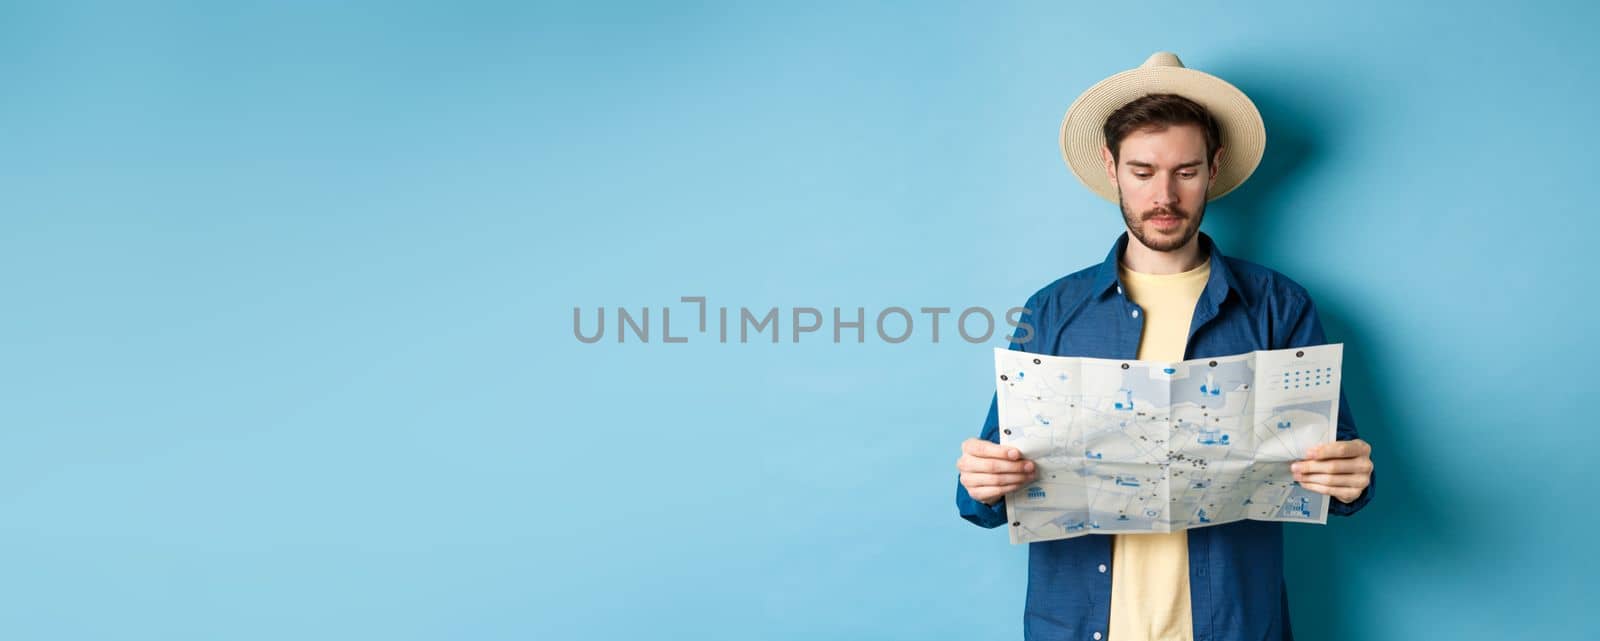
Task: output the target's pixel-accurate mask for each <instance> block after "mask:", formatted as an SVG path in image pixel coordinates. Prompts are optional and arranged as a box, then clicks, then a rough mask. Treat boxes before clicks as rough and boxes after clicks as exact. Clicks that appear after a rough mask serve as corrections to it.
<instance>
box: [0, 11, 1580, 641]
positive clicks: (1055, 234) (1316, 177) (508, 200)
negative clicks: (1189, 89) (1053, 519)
mask: <svg viewBox="0 0 1600 641" xmlns="http://www.w3.org/2000/svg"><path fill="white" fill-rule="evenodd" d="M1290 4H1298V3H1266V2H1263V3H1257V4H1255V5H1254V6H1247V5H1244V4H1238V5H1232V6H1227V7H1223V6H1211V5H1204V6H1202V5H1201V4H1199V3H1181V4H1180V3H1170V2H1154V3H1141V4H1139V5H1137V6H1132V5H1129V6H1122V5H1118V4H1116V3H1070V4H1069V3H1057V4H1048V5H1046V4H1040V5H1008V6H988V5H985V4H981V3H970V2H969V3H917V4H914V5H912V4H902V5H896V6H890V5H887V4H885V5H881V6H879V5H873V6H862V3H838V4H830V5H828V6H816V5H814V4H813V3H790V4H774V3H759V4H758V3H745V4H744V5H742V6H735V5H731V4H730V5H723V6H717V5H710V4H698V3H660V4H657V5H654V6H651V5H639V6H633V5H622V4H599V3H591V4H585V3H569V4H564V5H559V6H523V5H522V4H521V3H503V4H495V3H478V4H466V3H459V2H457V3H443V2H440V3H431V4H428V3H321V2H279V3H209V4H208V3H158V4H148V5H142V6H136V5H134V4H132V3H76V2H50V3H37V4H28V5H18V4H12V3H7V4H5V5H3V6H0V78H3V83H4V88H5V91H4V98H3V99H0V189H3V194H4V199H3V203H4V204H3V211H4V219H3V222H4V226H3V231H0V279H3V281H0V282H3V289H0V293H3V296H4V298H3V300H4V307H3V312H0V330H3V331H0V354H3V357H0V363H3V366H0V390H3V392H0V568H3V570H0V631H3V632H0V634H3V636H5V637H6V638H8V639H162V640H171V639H216V638H232V639H284V638H298V639H348V638H374V639H377V638H382V639H530V638H538V639H567V638H573V639H580V638H581V639H631V638H698V639H749V638H762V639H816V638H849V639H957V638H959V639H1014V638H1018V637H1019V636H1020V633H1021V611H1022V596H1023V592H1024V588H1025V586H1024V580H1025V576H1024V566H1025V560H1026V559H1025V549H1023V548H1021V547H1013V546H1010V545H1008V544H1007V543H1006V540H1005V535H1004V534H1003V533H1002V532H1000V531H989V530H982V529H979V528H976V527H973V526H971V525H969V524H967V523H965V522H964V521H961V520H960V519H959V518H958V517H957V515H956V513H955V508H954V505H953V502H952V501H953V496H952V495H953V489H954V483H955V470H954V467H953V463H954V460H955V458H956V455H957V445H958V443H959V442H960V441H961V440H962V439H964V438H966V437H968V436H972V435H976V433H977V431H978V427H979V424H980V422H981V419H982V417H983V413H984V411H985V410H986V409H987V406H988V402H989V395H990V393H991V390H992V386H991V383H990V371H989V370H990V368H991V364H990V363H991V358H990V354H989V350H990V348H991V347H993V346H997V345H1000V344H1001V342H1000V340H999V339H998V338H997V339H995V340H994V341H991V342H990V343H989V344H983V345H972V344H968V343H966V342H963V341H960V340H953V326H952V325H949V324H946V325H944V327H943V328H942V329H943V332H942V336H941V342H940V343H938V344H934V343H932V342H931V340H930V339H931V336H930V334H929V333H928V328H927V327H926V326H925V325H924V326H920V327H918V329H917V331H916V333H915V335H914V337H913V339H912V340H909V341H907V342H906V343H902V344H898V345H894V344H886V343H883V342H882V341H879V340H877V339H875V338H871V339H870V340H868V341H867V342H866V343H865V344H854V343H846V344H839V345H836V344H833V343H832V342H831V340H830V339H831V336H828V333H827V332H828V329H831V326H830V328H825V329H824V331H823V332H820V333H818V334H814V335H808V336H806V337H803V338H802V339H801V341H800V342H798V343H794V342H790V341H789V340H788V338H787V337H786V338H785V339H784V340H783V342H780V343H779V344H776V345H773V344H770V343H750V344H738V343H730V344H719V343H717V342H715V341H714V340H710V339H709V338H708V337H705V336H699V337H693V336H692V337H691V339H690V341H689V342H688V343H687V344H671V345H668V344H662V343H661V342H660V340H659V325H653V326H652V330H651V331H652V333H653V334H655V340H652V341H651V342H650V343H648V344H639V343H637V342H631V341H630V342H627V343H623V344H618V343H616V342H615V341H614V340H613V337H614V334H608V335H607V340H605V341H602V342H601V343H598V344H593V345H588V344H583V343H580V342H579V341H578V340H576V339H575V338H574V337H573V331H572V324H571V323H572V310H573V308H574V307H583V308H585V309H587V310H592V309H593V308H595V307H597V306H604V307H607V308H608V309H609V310H610V311H612V312H613V313H614V309H615V308H616V307H618V306H623V307H628V308H630V309H631V310H637V309H639V308H642V307H650V308H652V311H653V313H654V314H659V308H661V307H663V306H671V307H673V308H674V312H675V317H674V320H675V325H674V334H685V333H686V332H685V331H683V330H684V329H692V325H691V324H690V323H689V322H688V321H687V320H680V319H689V318H692V317H693V316H692V315H693V312H694V307H693V306H691V305H684V304H682V303H679V302H678V297H680V296H697V295H698V296H706V297H708V300H709V303H710V304H711V305H712V306H713V308H715V307H716V306H719V305H725V306H730V307H733V308H735V309H737V308H738V307H740V306H745V307H750V308H752V309H757V310H765V309H766V308H767V307H771V306H779V307H780V308H781V309H783V310H788V309H790V308H793V307H801V306H815V307H821V308H823V309H825V310H826V309H828V308H830V307H833V306H841V307H845V308H846V309H847V310H848V309H853V308H854V307H856V306H863V307H866V308H867V309H868V313H869V314H872V313H874V312H875V311H876V310H881V309H883V308H885V307H889V306H893V305H902V306H906V307H913V308H915V307H918V306H950V307H955V308H956V309H958V310H959V309H960V308H963V307H967V306H984V307H988V308H990V309H1004V308H1006V307H1010V306H1013V305H1020V304H1021V303H1022V302H1023V300H1024V299H1025V298H1026V297H1027V296H1028V295H1029V294H1031V293H1032V292H1033V291H1034V290H1036V289H1037V288H1039V287H1040V286H1042V285H1044V284H1045V283H1047V282H1049V281H1050V280H1053V279H1055V278H1057V277H1059V276H1060V275H1063V274H1065V273H1068V272H1070V271H1074V270H1076V269H1078V268H1080V267H1082V266H1084V265H1087V264H1089V263H1092V262H1095V261H1098V260H1100V259H1101V258H1102V257H1103V256H1104V253H1105V251H1106V249H1107V248H1108V247H1109V245H1110V243H1111V242H1112V240H1113V239H1114V237H1115V235H1116V234H1117V233H1119V231H1120V230H1121V227H1120V220H1119V218H1118V216H1117V214H1116V211H1115V209H1114V208H1113V207H1112V206H1111V205H1109V204H1107V203H1105V202H1103V201H1101V200H1099V199H1098V198H1096V197H1095V196H1093V195H1092V194H1090V193H1089V192H1088V191H1087V190H1086V189H1084V188H1082V187H1081V186H1080V185H1079V184H1078V183H1077V181H1076V180H1075V179H1074V178H1073V177H1072V176H1071V174H1070V173H1069V172H1068V171H1067V169H1066V167H1065V166H1064V165H1063V163H1062V161H1061V158H1060V156H1059V153H1058V151H1057V148H1056V146H1055V136H1056V132H1057V127H1058V126H1059V122H1060V118H1061V115H1062V113H1063V112H1064V111H1065V109H1066V107H1067V105H1068V104H1069V103H1070V102H1071V101H1072V99H1073V98H1074V97H1076V96H1077V95H1078V93H1079V92H1081V91H1082V90H1083V89H1085V88H1087V87H1088V86H1089V85H1091V84H1093V83H1094V82H1096V81H1098V80H1100V79H1101V78H1102V77H1104V76H1107V75H1109V74H1111V73H1113V72H1116V71H1119V70H1122V69H1126V68H1130V67H1133V66H1135V65H1137V64H1139V63H1140V62H1142V61H1143V60H1144V59H1145V57H1146V56H1148V55H1149V54H1150V53H1152V52H1154V51H1157V50H1171V51H1174V52H1177V53H1178V54H1179V55H1180V56H1181V57H1182V58H1183V60H1184V61H1185V62H1186V63H1187V64H1188V65H1189V66H1191V67H1194V68H1198V69H1202V70H1205V71H1208V72H1211V73H1215V74H1217V75H1220V76H1222V77H1223V78H1226V79H1228V80H1230V81H1231V82H1233V83H1235V84H1236V85H1238V86H1239V87H1240V88H1242V89H1243V90H1244V91H1246V92H1247V93H1248V94H1249V95H1250V96H1252V97H1253V98H1254V99H1255V101H1256V102H1257V104H1258V105H1259V106H1260V108H1261V110H1262V113H1263V115H1264V117H1265V120H1266V123H1267V127H1268V131H1269V144H1268V148H1267V154H1266V157H1265V159H1264V161H1263V164H1262V166H1261V168H1260V169H1259V170H1258V171H1257V173H1256V175H1255V176H1254V178H1253V179H1252V180H1251V181H1250V182H1249V183H1247V184H1246V185H1244V186H1243V187H1242V188H1240V190H1238V191H1236V192H1234V193H1233V194H1231V195H1229V196H1228V197H1226V198H1224V199H1222V200H1219V201H1217V202H1216V203H1215V204H1213V205H1212V207H1211V208H1210V210H1209V211H1208V214H1209V215H1208V216H1207V219H1206V227H1205V228H1206V229H1207V230H1208V231H1210V232H1211V233H1212V234H1213V235H1214V236H1215V237H1216V238H1217V239H1218V241H1219V243H1220V245H1221V247H1222V248H1223V250H1224V251H1226V252H1228V253H1230V254H1232V255H1236V256H1239V257H1243V258H1247V259H1251V260H1255V261H1257V262H1261V263H1264V264H1266V265H1269V266H1271V267H1273V268H1276V269H1278V270H1280V271H1283V272H1285V273H1287V274H1288V275H1290V276H1291V277H1293V278H1295V279H1296V280H1298V281H1299V282H1301V283H1302V284H1304V285H1305V286H1307V287H1308V288H1309V289H1310V290H1311V292H1312V293H1313V294H1314V296H1316V298H1317V300H1318V303H1319V306H1320V307H1321V310H1322V313H1323V315H1324V318H1325V322H1326V324H1327V325H1328V327H1329V331H1330V334H1331V337H1332V338H1333V339H1334V340H1341V341H1344V342H1346V344H1347V351H1346V355H1347V361H1346V363H1347V364H1346V368H1347V378H1346V383H1347V390H1348V392H1349V394H1350V395H1351V400H1352V402H1353V407H1354V411H1355V414H1356V418H1357V420H1358V421H1359V425H1360V427H1361V430H1362V433H1363V435H1365V436H1366V437H1367V438H1368V439H1369V440H1370V441H1371V442H1372V443H1374V445H1375V448H1376V450H1375V453H1374V458H1375V460H1376V461H1377V465H1378V468H1379V470H1380V474H1381V475H1382V476H1381V482H1382V485H1381V486H1380V488H1379V491H1378V494H1377V496H1376V499H1375V501H1374V502H1373V504H1372V506H1371V507H1370V508H1368V509H1367V510H1366V511H1365V512H1363V513H1361V514H1359V515H1357V516H1356V517H1354V518H1351V519H1332V520H1330V521H1331V522H1330V523H1329V524H1328V525H1327V526H1325V527H1311V526H1290V527H1288V533H1289V538H1290V550H1289V555H1290V567H1291V568H1292V571H1291V574H1290V576H1289V582H1290V593H1291V595H1292V601H1293V619H1294V623H1295V625H1296V631H1297V633H1299V635H1300V636H1303V637H1305V638H1310V639H1348V638H1364V639H1415V638H1450V639H1492V638H1506V637H1507V635H1510V636H1513V637H1518V638H1564V637H1572V636H1582V635H1584V634H1589V633H1592V632H1593V629H1594V625H1593V624H1592V623H1590V622H1588V621H1586V619H1587V618H1588V617H1589V615H1590V614H1591V610H1590V608H1591V607H1592V604H1593V603H1594V601H1595V600H1596V598H1597V596H1600V595H1597V590H1596V583H1595V580H1594V579H1593V577H1592V575H1591V574H1590V573H1589V572H1588V570H1587V569H1586V568H1592V567H1594V566H1595V564H1596V562H1597V561H1600V558H1597V554H1596V552H1595V546H1594V545H1593V543H1592V542H1590V541H1589V540H1588V537H1589V536H1591V534H1592V532H1593V531H1594V526H1595V525H1596V518H1595V516H1594V514H1595V513H1594V508H1593V505H1594V499H1593V496H1594V493H1593V492H1594V489H1593V486H1592V481H1593V478H1594V476H1593V474H1592V473H1591V471H1590V470H1591V469H1592V463H1591V461H1592V460H1593V455H1594V452H1595V451H1596V446H1597V445H1600V439H1597V438H1596V436H1595V420H1594V418H1593V416H1592V415H1588V414H1584V413H1583V411H1585V410H1588V409H1591V404H1592V403H1593V400H1594V397H1595V395H1594V393H1593V392H1592V391H1590V390H1591V389H1592V386H1593V384H1592V382H1591V376H1592V370H1593V367H1594V364H1595V363H1596V361H1597V360H1600V359H1597V357H1600V353H1597V349H1596V347H1595V344H1596V343H1595V341H1594V340H1592V337H1591V336H1589V335H1588V334H1589V331H1588V330H1589V328H1592V327H1593V326H1594V323H1593V320H1592V318H1593V315H1594V313H1595V311H1596V306H1595V305H1596V304H1595V299H1594V295H1595V293H1596V292H1595V282H1596V279H1595V276H1594V274H1593V273H1592V269H1591V265H1592V263H1591V262H1590V259H1589V258H1588V250H1590V249H1591V247H1592V246H1593V245H1594V241H1595V234H1596V230H1595V224H1596V222H1597V218H1596V215H1595V213H1594V206H1595V184H1596V180H1595V152H1594V149H1595V147H1596V143H1597V142H1600V141H1597V136H1596V134H1595V125H1594V123H1593V122H1592V120H1593V116H1592V114H1593V111H1594V104H1595V101H1596V99H1597V98H1600V94H1597V91H1596V89H1595V80H1596V72H1595V69H1596V68H1597V64H1600V56H1597V54H1596V53H1595V49H1594V48H1593V44H1592V42H1591V38H1590V36H1592V33H1591V31H1592V26H1593V25H1594V24H1595V23H1596V18H1597V17H1600V16H1597V15H1596V10H1595V9H1593V8H1592V6H1584V7H1582V8H1574V7H1577V5H1572V4H1570V3H1567V5H1565V6H1563V5H1561V4H1559V3H1554V2H1548V3H1531V4H1530V3H1517V6H1514V5H1513V3H1481V2H1479V3H1470V2H1469V3H1452V4H1451V5H1449V6H1448V7H1444V6H1439V5H1435V4H1433V3H1429V4H1424V3H1412V4H1410V5H1409V6H1407V5H1403V4H1396V3H1392V2H1385V3H1364V4H1363V3H1318V4H1315V5H1313V6H1305V7H1298V6H1288V5H1290ZM1535 5H1542V6H1535ZM590 318H592V317H590ZM612 318H614V317H612ZM919 318H920V316H919ZM653 320H655V321H656V322H659V316H657V317H656V318H655V319H653ZM948 321H949V319H948V318H947V319H946V323H948ZM680 328H681V329H680ZM784 331H785V332H786V331H787V321H785V324H784ZM869 331H870V329H869ZM630 338H631V337H630ZM869 338H870V337H869Z"/></svg>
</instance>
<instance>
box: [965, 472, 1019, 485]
mask: <svg viewBox="0 0 1600 641" xmlns="http://www.w3.org/2000/svg"><path fill="white" fill-rule="evenodd" d="M961 479H962V482H963V483H966V485H967V486H968V487H1000V486H1006V485H1016V484H1018V483H1026V482H1028V481H1031V480H1033V475H1032V474H1020V473H1019V474H984V473H982V472H971V473H968V474H963V475H961Z"/></svg>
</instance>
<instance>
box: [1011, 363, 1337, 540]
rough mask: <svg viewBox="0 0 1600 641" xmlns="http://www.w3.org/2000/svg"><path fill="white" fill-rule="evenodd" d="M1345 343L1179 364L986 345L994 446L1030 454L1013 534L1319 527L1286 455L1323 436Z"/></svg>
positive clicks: (1329, 431) (1324, 500)
mask: <svg viewBox="0 0 1600 641" xmlns="http://www.w3.org/2000/svg"><path fill="white" fill-rule="evenodd" d="M1343 353H1344V345H1343V344H1332V345H1319V346H1316V347H1302V348H1295V349H1283V350H1272V351H1258V352H1250V353H1247V354H1239V355H1234V356H1219V357H1215V358H1201V359H1195V360H1189V361H1183V362H1179V363H1163V362H1156V361H1138V360H1127V361H1121V360H1110V359H1102V358H1075V357H1063V356H1047V355H1043V354H1032V353H1028V352H1019V351H1015V350H1008V349H996V350H995V353H994V362H995V374H996V377H997V382H996V390H997V392H998V402H999V415H1000V443H1001V444H1004V445H1007V446H1010V447H1015V448H1017V449H1018V450H1020V451H1021V452H1022V455H1023V456H1024V457H1025V458H1028V459H1029V460H1032V461H1034V463H1035V465H1036V466H1037V470H1038V474H1037V476H1036V478H1035V481H1034V482H1033V483H1032V484H1030V485H1027V486H1024V487H1022V488H1021V489H1018V490H1017V491H1016V492H1012V493H1011V494H1008V495H1006V516H1007V517H1008V520H1009V524H1008V525H1009V527H1010V530H1011V542H1012V543H1028V542H1033V541H1047V540H1051V539H1063V538H1070V537H1075V536H1082V535H1085V534H1116V533H1138V532H1173V531H1177V530H1184V529H1189V528H1196V527H1203V526H1207V525H1218V524H1222V523H1228V522H1232V521H1238V520H1242V519H1256V520H1261V521H1296V522H1302V523H1326V522H1327V519H1328V501H1329V500H1331V499H1329V497H1327V496H1325V495H1322V494H1318V493H1316V492H1313V491H1311V490H1308V489H1306V488H1303V487H1301V486H1300V485H1299V484H1298V483H1296V482H1295V481H1294V476H1293V475H1292V474H1291V473H1290V471H1289V464H1290V463H1292V462H1294V461H1297V460H1301V459H1304V458H1305V457H1306V453H1307V451H1308V450H1309V449H1310V448H1311V446H1313V445H1316V444H1319V443H1327V442H1330V441H1333V440H1334V439H1335V434H1336V431H1335V425H1336V424H1337V423H1338V420H1339V380H1340V365H1341V362H1342V360H1343Z"/></svg>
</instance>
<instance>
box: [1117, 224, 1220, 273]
mask: <svg viewBox="0 0 1600 641" xmlns="http://www.w3.org/2000/svg"><path fill="white" fill-rule="evenodd" d="M1207 258H1208V257H1207V256H1201V255H1200V234H1195V235H1194V238H1190V239H1189V242H1187V243H1184V245H1183V246H1182V247H1179V248H1177V249H1174V250H1172V251H1165V252H1160V251H1156V250H1154V249H1150V248H1149V247H1146V246H1145V245H1144V243H1142V242H1139V239H1138V238H1137V237H1135V236H1134V235H1133V234H1128V246H1127V248H1126V249H1123V250H1122V264H1123V265H1124V266H1126V267H1127V268H1128V269H1131V270H1133V271H1136V272H1139V273H1141V274H1181V273H1183V272H1186V271H1189V270H1191V269H1194V268H1196V267H1199V266H1200V263H1202V262H1205V260H1206V259H1207Z"/></svg>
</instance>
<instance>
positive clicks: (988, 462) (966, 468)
mask: <svg viewBox="0 0 1600 641" xmlns="http://www.w3.org/2000/svg"><path fill="white" fill-rule="evenodd" d="M955 467H957V468H958V470H962V472H982V473H989V475H1000V473H1018V472H1032V470H1034V462H1032V460H1005V459H979V457H974V456H963V457H962V459H960V460H957V462H955Z"/></svg>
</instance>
